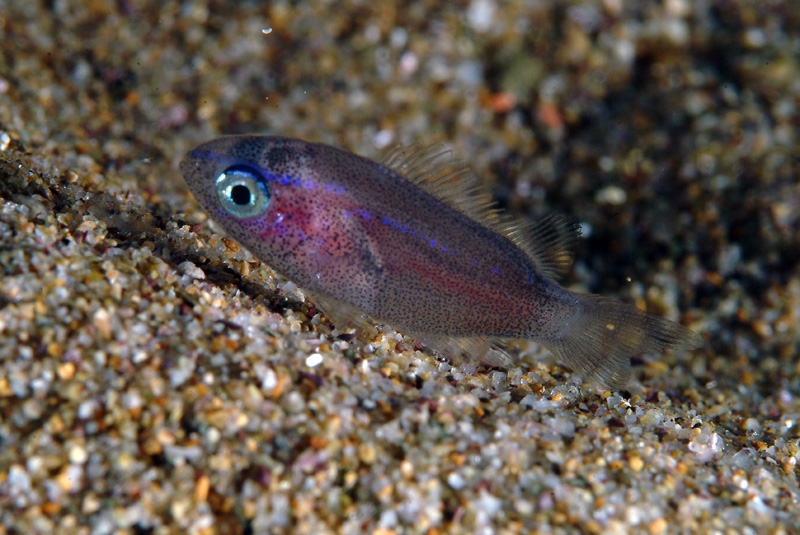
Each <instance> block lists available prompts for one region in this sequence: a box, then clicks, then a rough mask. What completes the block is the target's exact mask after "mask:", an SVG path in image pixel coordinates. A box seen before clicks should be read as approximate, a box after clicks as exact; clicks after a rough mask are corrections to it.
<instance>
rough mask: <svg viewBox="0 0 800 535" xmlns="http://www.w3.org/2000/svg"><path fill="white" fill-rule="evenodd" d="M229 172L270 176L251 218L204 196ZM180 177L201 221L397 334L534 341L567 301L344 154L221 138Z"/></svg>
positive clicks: (524, 267) (507, 252) (451, 212)
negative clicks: (263, 202)
mask: <svg viewBox="0 0 800 535" xmlns="http://www.w3.org/2000/svg"><path fill="white" fill-rule="evenodd" d="M239 164H251V165H255V166H257V167H258V168H259V169H260V170H261V171H262V172H266V173H268V174H269V175H272V176H274V177H275V178H274V179H271V180H268V182H269V184H270V188H271V192H272V200H271V203H270V205H269V206H268V208H267V210H266V212H265V213H264V214H263V215H262V216H260V217H257V218H253V219H251V220H237V219H236V218H234V217H232V216H231V215H229V214H227V213H226V212H225V211H223V210H222V209H221V208H220V207H219V202H218V200H217V195H216V192H215V190H214V179H215V178H216V177H217V176H218V175H219V174H220V173H221V172H222V171H224V170H225V169H226V168H228V167H230V166H232V165H239ZM181 172H182V173H183V175H184V177H186V180H187V182H188V183H189V185H190V187H191V189H192V192H193V193H194V194H195V196H196V197H197V198H198V199H199V200H200V202H201V203H202V204H203V206H204V208H205V209H206V210H207V211H208V213H209V214H210V215H211V216H212V218H214V219H215V220H216V221H218V222H219V223H220V224H221V225H222V226H223V227H224V228H225V230H226V231H227V232H228V233H230V235H231V236H232V237H233V238H235V239H236V240H237V241H239V242H240V243H242V244H243V245H244V246H246V247H247V248H249V249H250V250H251V251H253V253H254V254H255V255H256V256H258V257H259V258H261V259H262V260H263V261H264V262H266V263H267V264H269V265H270V266H272V267H273V268H275V269H276V270H277V271H278V272H280V273H282V274H283V275H284V276H286V277H288V278H289V279H291V280H293V281H294V282H296V283H297V284H298V285H299V286H301V287H303V288H306V289H308V290H310V291H312V292H317V293H321V294H324V295H326V296H330V297H333V298H335V299H338V300H340V301H343V302H345V303H349V304H352V305H355V306H356V307H357V308H359V309H361V310H363V311H364V312H366V313H367V314H369V315H370V316H372V317H374V318H375V319H378V320H380V321H384V322H387V323H389V324H391V325H394V326H396V327H398V328H402V329H407V330H409V331H413V332H417V333H432V334H443V335H449V336H458V337H465V336H496V337H503V338H531V337H532V335H534V334H535V335H537V337H541V336H542V335H545V336H546V335H547V333H548V331H549V330H550V329H552V328H553V327H552V326H551V321H550V319H551V318H552V317H553V316H554V312H555V309H556V308H559V307H560V306H561V302H562V301H563V302H564V304H565V305H567V304H568V303H569V302H570V296H569V294H568V293H567V292H565V291H563V290H562V289H561V288H560V287H558V286H557V285H556V284H555V283H553V282H551V281H550V280H548V279H545V278H544V277H542V276H540V275H539V274H538V273H537V272H536V270H535V268H534V266H533V263H532V262H531V260H530V259H529V258H528V257H527V255H525V254H524V253H523V252H522V251H520V250H519V249H518V248H517V247H516V246H515V245H514V244H513V243H512V242H511V241H510V240H508V239H507V238H505V237H503V236H499V235H498V234H496V233H494V232H492V231H490V230H488V229H486V228H485V227H483V226H481V225H480V224H478V223H476V222H474V221H472V220H471V219H469V218H468V217H466V216H464V215H463V214H461V213H460V212H458V211H457V210H455V209H453V208H451V207H449V206H447V205H446V204H444V203H442V202H441V201H439V200H438V199H436V198H434V197H433V196H431V195H430V194H429V193H427V192H426V191H424V190H422V189H420V188H419V187H417V186H416V185H414V184H411V183H410V182H408V181H407V180H406V179H405V178H403V177H402V176H400V175H399V174H397V173H396V172H394V171H393V170H391V169H389V168H387V167H385V166H383V165H381V164H379V163H376V162H374V161H371V160H368V159H366V158H362V157H360V156H357V155H355V154H352V153H350V152H346V151H343V150H340V149H337V148H334V147H330V146H327V145H320V144H315V143H307V142H304V141H299V140H294V139H286V138H275V137H255V136H245V137H232V138H223V139H219V140H215V141H212V142H210V143H206V144H204V145H201V146H199V147H197V148H196V149H194V150H193V151H192V152H190V153H189V155H188V157H187V158H186V159H185V160H184V161H183V162H182V164H181ZM280 177H288V179H285V180H281V179H280ZM573 301H574V300H573ZM543 315H544V316H543Z"/></svg>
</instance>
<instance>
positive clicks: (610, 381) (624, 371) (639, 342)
mask: <svg viewBox="0 0 800 535" xmlns="http://www.w3.org/2000/svg"><path fill="white" fill-rule="evenodd" d="M576 295H577V294H576ZM577 297H578V298H579V299H580V302H579V303H578V305H577V306H578V307H579V308H578V312H577V314H576V315H575V316H574V317H573V318H571V319H570V320H569V322H568V325H567V326H566V327H565V330H564V332H563V334H562V336H560V337H559V339H557V340H548V341H543V344H544V346H545V347H546V348H547V349H549V350H550V351H551V352H552V353H554V354H555V355H556V356H557V357H558V358H559V359H560V360H561V362H562V363H564V364H565V365H567V366H569V367H570V368H572V369H574V370H575V371H577V372H579V373H580V374H581V375H583V376H584V377H585V378H586V379H587V380H588V381H590V382H594V383H596V384H599V385H601V386H604V387H609V388H619V387H621V386H623V385H624V384H625V383H626V382H627V380H628V376H629V375H630V358H631V357H632V356H634V355H637V354H643V353H660V352H662V351H664V350H665V349H675V350H689V349H695V348H697V347H700V346H701V345H702V344H703V339H702V337H700V336H699V335H698V334H697V333H695V332H693V331H691V330H690V329H687V328H686V327H684V326H683V325H681V324H679V323H675V322H672V321H670V320H667V319H665V318H662V317H659V316H655V315H653V314H648V313H647V312H644V311H642V310H639V309H638V308H636V307H634V306H632V305H627V304H624V303H620V302H619V301H616V300H614V299H609V298H606V297H600V296H596V295H578V296H577Z"/></svg>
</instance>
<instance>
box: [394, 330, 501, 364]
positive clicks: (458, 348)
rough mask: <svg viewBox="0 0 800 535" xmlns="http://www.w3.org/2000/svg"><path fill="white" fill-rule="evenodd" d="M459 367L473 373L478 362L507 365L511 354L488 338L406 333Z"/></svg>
mask: <svg viewBox="0 0 800 535" xmlns="http://www.w3.org/2000/svg"><path fill="white" fill-rule="evenodd" d="M407 334H408V335H409V336H412V337H413V338H416V339H417V340H419V341H420V342H422V343H423V344H424V345H426V346H428V347H429V348H431V349H433V350H435V351H436V352H437V353H440V354H441V355H442V356H444V357H446V358H448V359H449V360H451V361H452V362H453V364H455V365H457V366H458V367H459V368H461V370H462V371H464V372H465V373H473V372H474V371H475V369H476V368H477V367H478V364H481V363H483V364H486V365H488V366H496V367H509V366H510V365H511V363H512V359H511V356H510V355H509V354H508V353H506V351H505V350H504V349H503V348H501V347H500V346H499V345H497V344H496V343H495V342H494V341H492V340H490V339H488V338H452V337H449V336H442V335H436V334H429V333H407Z"/></svg>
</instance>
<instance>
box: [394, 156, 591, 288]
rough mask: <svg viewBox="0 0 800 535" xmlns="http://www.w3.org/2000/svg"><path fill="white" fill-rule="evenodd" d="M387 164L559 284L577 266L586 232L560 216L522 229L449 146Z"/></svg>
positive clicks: (397, 157)
mask: <svg viewBox="0 0 800 535" xmlns="http://www.w3.org/2000/svg"><path fill="white" fill-rule="evenodd" d="M381 164H383V165H385V166H386V167H389V168H390V169H392V170H393V171H395V172H396V173H399V174H400V175H402V176H403V177H404V178H405V179H406V180H408V181H409V182H412V183H414V184H416V185H417V186H419V187H421V188H422V189H424V190H425V191H427V192H428V193H430V194H431V195H433V196H434V197H436V198H437V199H439V200H440V201H442V202H444V203H447V204H448V205H450V206H452V207H453V208H455V209H456V210H458V211H459V212H461V213H463V214H464V215H466V216H467V217H469V218H470V219H472V220H473V221H475V222H477V223H480V224H481V225H483V226H485V227H487V228H489V229H491V230H493V231H495V232H497V233H498V234H501V235H503V236H505V237H506V238H508V239H510V240H511V241H512V242H514V244H515V245H516V246H517V247H519V248H520V249H522V251H523V252H525V254H527V255H528V257H530V259H531V260H532V261H533V263H534V264H535V265H536V268H537V269H538V270H539V271H540V272H541V273H542V274H543V275H544V276H546V277H548V278H550V279H553V280H555V279H556V278H558V277H559V276H561V275H563V274H564V273H565V272H566V271H567V270H568V269H569V268H570V266H571V265H572V260H573V258H574V254H573V252H572V247H573V246H574V244H575V241H576V240H577V238H578V236H580V227H579V226H578V225H577V224H575V223H574V222H572V221H570V220H567V219H565V218H564V217H562V216H559V215H557V214H550V215H548V216H546V217H544V218H542V219H541V220H540V221H538V222H536V223H521V222H518V221H515V220H514V219H512V217H511V216H510V215H508V214H507V213H506V212H504V211H503V210H501V209H500V208H498V207H497V204H496V203H495V201H494V199H492V196H491V195H490V194H489V193H488V192H487V191H486V190H485V189H484V188H483V187H481V186H480V184H479V183H478V181H477V179H476V177H475V175H474V174H473V173H472V170H471V169H469V167H467V166H466V165H464V164H463V163H461V162H459V161H458V160H455V159H454V158H453V151H452V150H450V149H448V148H446V147H445V146H444V144H443V143H436V144H434V145H431V146H422V145H420V144H414V145H411V146H408V147H402V146H397V147H395V148H394V149H392V150H391V151H389V152H388V153H387V154H386V156H385V157H384V158H383V159H382V160H381Z"/></svg>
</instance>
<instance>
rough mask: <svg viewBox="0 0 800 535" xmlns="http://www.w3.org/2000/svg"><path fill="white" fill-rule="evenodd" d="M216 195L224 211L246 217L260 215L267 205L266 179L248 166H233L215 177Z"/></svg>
mask: <svg viewBox="0 0 800 535" xmlns="http://www.w3.org/2000/svg"><path fill="white" fill-rule="evenodd" d="M216 189H217V197H218V198H219V202H220V203H222V207H223V208H224V209H225V211H226V212H228V213H229V214H231V215H232V216H234V217H238V218H242V219H246V218H249V217H256V216H259V215H261V214H262V213H263V212H264V210H266V208H267V205H269V200H270V191H269V187H268V186H267V181H266V180H264V178H263V177H262V176H261V174H260V173H259V172H258V171H256V170H255V169H252V168H250V167H243V166H234V167H229V168H227V169H225V170H224V171H223V172H222V173H220V175H219V176H218V177H217V182H216Z"/></svg>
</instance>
